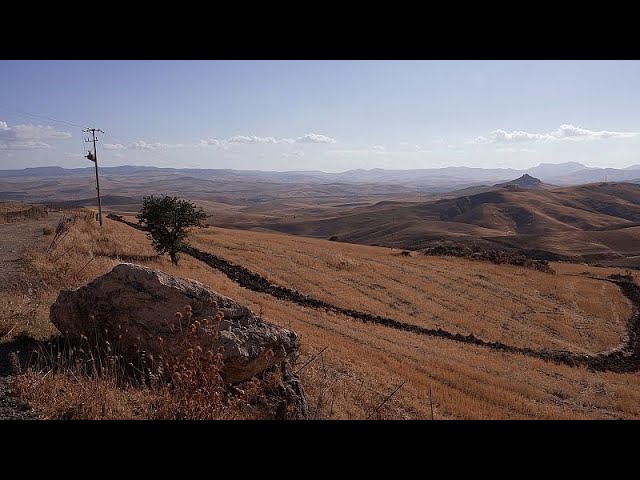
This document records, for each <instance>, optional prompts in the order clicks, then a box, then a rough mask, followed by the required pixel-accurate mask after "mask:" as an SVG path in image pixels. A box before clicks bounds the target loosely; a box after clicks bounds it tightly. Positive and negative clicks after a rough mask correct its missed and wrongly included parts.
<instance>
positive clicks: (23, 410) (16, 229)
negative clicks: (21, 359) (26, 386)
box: [0, 213, 61, 420]
mask: <svg viewBox="0 0 640 480" xmlns="http://www.w3.org/2000/svg"><path fill="white" fill-rule="evenodd" d="M60 216H61V215H60V214H58V213H50V214H49V215H48V216H47V217H46V218H44V219H42V220H33V221H27V222H19V223H5V224H0V292H11V291H19V290H20V289H21V288H25V283H24V279H23V277H22V270H21V263H20V261H21V259H22V253H23V251H24V248H25V247H27V246H31V245H33V244H35V243H37V242H39V241H42V239H43V234H42V229H43V228H44V227H50V228H55V226H56V224H57V223H58V220H59V218H60ZM47 238H51V237H47ZM17 347H18V345H17V344H16V343H15V342H11V343H6V342H1V341H0V420H27V419H36V418H38V416H37V415H36V414H35V413H34V412H33V411H32V410H30V409H29V407H28V406H26V405H24V404H22V403H20V402H19V401H18V399H17V398H16V397H15V396H14V395H13V381H14V377H13V376H12V371H11V367H10V362H9V356H8V355H9V353H10V352H11V351H13V350H15V349H16V348H17ZM24 352H26V349H24ZM24 352H23V353H24Z"/></svg>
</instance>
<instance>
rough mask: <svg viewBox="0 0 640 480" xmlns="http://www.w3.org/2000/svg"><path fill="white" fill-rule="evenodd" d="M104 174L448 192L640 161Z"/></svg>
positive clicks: (552, 179) (592, 172) (39, 171)
mask: <svg viewBox="0 0 640 480" xmlns="http://www.w3.org/2000/svg"><path fill="white" fill-rule="evenodd" d="M100 173H101V174H102V175H104V176H106V177H109V176H117V177H122V176H127V177H139V176H142V177H146V176H154V177H167V178H173V177H176V176H178V177H185V176H192V177H196V178H197V179H199V180H205V181H206V180H224V181H234V180H237V181H259V182H270V183H296V184H300V183H309V184H386V185H402V186H403V187H405V188H409V189H412V190H417V191H425V192H445V191H450V190H455V189H461V188H466V187H473V186H480V185H494V184H497V183H508V182H510V181H512V180H513V179H514V178H517V177H521V176H522V175H529V176H531V177H535V178H537V179H540V180H541V181H542V182H544V183H546V184H552V185H561V186H565V185H580V184H585V183H595V182H605V181H611V182H621V181H624V182H633V183H640V165H633V166H631V167H627V168H622V169H617V168H592V167H587V166H585V165H583V164H581V163H578V162H566V163H558V164H553V163H541V164H540V165H538V166H536V167H532V168H528V169H526V170H515V169H511V168H472V167H445V168H426V169H415V170H385V169H381V168H374V169H371V170H362V169H358V170H349V171H346V172H341V173H325V172H321V171H290V172H272V171H261V170H232V169H194V168H160V167H144V166H133V165H122V166H118V167H101V168H100ZM91 175H93V167H86V168H73V169H65V168H61V167H36V168H25V169H22V170H0V179H1V178H11V177H21V178H32V179H37V178H54V177H66V178H68V177H84V176H91Z"/></svg>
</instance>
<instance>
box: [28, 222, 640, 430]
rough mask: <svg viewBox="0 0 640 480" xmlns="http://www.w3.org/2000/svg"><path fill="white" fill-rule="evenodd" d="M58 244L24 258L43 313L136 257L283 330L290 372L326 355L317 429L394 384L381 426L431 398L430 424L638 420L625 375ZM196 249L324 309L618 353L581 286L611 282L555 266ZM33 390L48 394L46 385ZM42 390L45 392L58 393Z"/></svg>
mask: <svg viewBox="0 0 640 480" xmlns="http://www.w3.org/2000/svg"><path fill="white" fill-rule="evenodd" d="M65 242H68V243H67V247H65V246H64V245H61V246H59V247H58V249H57V252H58V255H59V254H60V253H62V252H63V251H64V250H65V248H68V247H69V246H71V245H73V248H71V249H70V250H69V251H68V252H67V253H65V254H64V256H62V257H61V258H60V259H57V260H56V259H55V258H56V257H55V256H51V255H50V254H47V253H46V252H44V251H43V250H42V249H39V250H38V249H36V250H34V251H32V252H30V257H31V262H30V268H31V272H32V273H33V274H34V275H36V276H39V277H45V278H46V277H47V276H50V277H51V278H52V280H51V282H50V283H49V285H50V287H49V290H47V292H48V293H47V294H46V295H45V296H44V297H43V298H42V302H43V304H47V303H48V302H52V301H53V300H55V295H56V294H57V291H58V290H59V289H60V288H61V287H72V286H79V285H81V284H84V283H86V282H87V281H89V280H91V279H93V278H95V277H96V276H98V275H100V274H103V273H105V272H107V271H109V270H110V269H111V268H112V267H113V266H114V265H115V264H116V263H118V262H119V260H118V259H119V258H120V259H123V258H135V257H137V258H140V259H141V260H139V261H136V263H141V264H143V265H148V266H151V267H153V268H158V269H160V270H163V271H165V272H167V273H170V274H175V275H179V276H182V277H187V278H192V279H195V280H198V281H201V282H203V283H205V284H206V285H209V286H210V287H211V288H213V289H214V290H216V291H218V292H220V293H222V294H224V295H227V296H229V297H231V298H234V299H235V300H237V301H238V302H240V303H242V304H245V305H248V306H249V307H250V308H252V309H253V310H255V311H259V312H261V313H262V315H264V317H265V318H266V319H267V320H269V321H271V322H273V323H276V324H279V325H281V326H284V327H286V328H292V329H293V330H295V331H296V332H297V333H298V334H300V336H301V339H302V354H301V357H300V359H299V361H298V365H299V366H301V365H302V364H303V363H304V362H306V361H307V360H308V359H309V358H311V356H312V355H314V354H315V353H317V352H318V351H319V350H320V349H321V348H323V347H325V346H327V345H328V346H329V348H328V349H327V350H326V351H325V352H324V354H323V355H322V356H321V357H319V358H317V359H316V360H314V361H313V362H312V363H311V364H310V365H309V366H308V367H306V368H305V369H304V370H303V371H302V372H301V374H300V375H301V378H302V380H303V384H304V387H305V389H306V391H307V395H308V400H309V404H310V407H311V410H312V414H313V415H314V416H315V418H344V419H362V418H366V417H367V416H368V415H369V414H370V413H371V412H372V411H373V409H374V408H375V406H376V405H378V404H379V403H380V402H381V401H382V400H383V399H384V398H385V397H386V396H387V395H388V394H389V393H391V392H392V391H393V390H394V389H395V388H396V387H397V386H398V385H399V384H400V383H402V382H403V381H405V380H406V381H407V383H406V384H405V385H404V387H403V388H402V389H401V390H400V391H399V392H398V394H396V395H395V396H394V397H393V398H392V399H391V401H390V402H389V403H388V404H387V405H385V406H384V407H383V408H382V409H381V410H380V412H379V417H380V418H429V408H428V391H429V387H430V386H431V387H432V391H433V400H434V410H435V416H436V418H453V419H455V418H461V419H469V418H473V419H505V418H510V419H515V418H578V419H580V418H640V378H639V377H638V375H637V374H615V373H602V372H598V373H595V372H590V371H588V370H586V369H584V368H570V367H567V366H561V365H555V364H550V363H546V362H543V361H541V360H538V359H534V358H529V357H524V356H521V355H511V354H503V353H498V352H494V351H491V350H488V349H485V348H480V347H475V346H471V345H463V344H459V343H455V342H452V341H448V340H440V339H435V338H429V337H424V336H419V335H415V334H411V333H407V332H401V331H396V330H393V329H389V328H385V327H383V326H379V325H370V324H363V323H361V322H358V321H354V320H353V319H351V318H349V317H346V316H342V315H335V314H331V313H326V312H322V311H318V310H314V309H308V308H303V307H301V306H298V305H293V304H291V303H288V302H285V301H281V300H277V299H274V298H272V297H270V296H268V295H265V294H258V293H255V292H252V291H249V290H247V289H244V288H241V287H239V286H238V285H237V284H235V283H234V282H233V281H231V280H229V279H228V278H227V277H226V276H224V275H223V274H221V273H220V272H217V271H215V270H212V269H211V268H210V267H207V266H206V265H204V264H202V263H201V262H198V261H196V260H194V259H192V258H190V257H188V256H186V255H184V256H183V258H182V260H181V263H180V265H179V266H174V265H172V264H171V262H170V261H169V260H168V259H167V258H160V259H158V258H156V257H155V256H154V254H153V251H152V250H151V247H150V246H149V242H148V240H146V238H145V235H144V233H142V232H139V231H136V230H133V229H131V228H130V227H127V226H125V225H122V224H118V223H115V222H112V221H109V220H107V221H106V222H105V226H104V228H103V229H102V230H100V229H98V228H96V227H95V225H93V224H89V223H87V224H86V225H84V224H83V223H81V222H79V223H78V224H77V225H75V226H74V228H73V229H72V231H71V232H70V233H69V235H68V238H67V240H65ZM194 243H195V246H197V247H198V248H201V249H203V250H209V251H211V252H212V253H216V254H219V255H221V256H223V257H224V258H227V259H229V260H232V261H235V262H237V263H240V264H242V265H244V266H246V267H248V268H250V269H252V270H255V271H258V272H259V273H261V274H263V275H265V276H267V277H268V278H269V279H271V280H273V281H275V282H277V283H281V284H283V285H286V286H290V287H294V288H297V289H299V290H301V291H302V292H305V293H309V294H311V295H314V296H317V297H320V298H323V299H325V300H328V301H331V302H332V303H336V304H339V305H342V306H345V307H349V308H356V309H361V310H365V311H371V312H372V313H376V314H385V315H389V316H392V317H394V318H398V319H399V320H403V321H411V322H415V323H421V324H425V325H433V326H436V325H437V326H441V327H443V328H448V329H450V330H456V329H457V330H458V331H461V332H465V333H466V332H470V333H474V334H475V335H477V336H481V337H483V338H485V339H487V340H493V339H500V340H503V341H505V343H511V344H519V345H527V346H542V347H546V348H566V349H574V350H582V351H599V350H603V349H606V348H609V347H611V346H612V345H615V344H616V343H617V342H618V341H619V340H620V336H621V333H622V331H623V326H624V322H625V320H626V318H627V317H628V314H629V313H630V306H629V304H628V302H627V300H626V299H625V298H624V297H623V296H622V295H621V294H620V293H619V291H618V290H617V289H616V288H615V286H614V285H610V284H608V283H606V282H602V281H597V280H592V279H589V278H586V277H585V276H584V275H581V273H582V272H584V271H589V272H590V274H592V275H599V276H603V275H606V274H608V273H609V272H613V271H618V270H617V269H598V268H593V267H586V266H582V265H561V264H556V265H554V269H556V271H558V275H547V274H544V273H540V272H535V271H531V270H527V269H522V268H520V267H514V266H509V265H492V264H487V263H484V262H473V261H468V260H464V259H449V258H433V257H430V258H427V257H404V256H395V255H394V256H391V255H390V254H389V250H388V249H383V248H375V247H364V246H357V245H349V244H338V243H335V242H328V241H319V240H313V239H306V238H300V237H287V236H284V235H273V234H263V233H256V232H245V231H232V230H224V229H217V228H216V229H214V228H211V229H207V230H206V231H202V232H201V233H198V234H197V235H196V239H195V241H194ZM336 255H342V256H344V258H348V259H353V260H354V261H355V262H357V263H358V266H357V267H356V268H354V269H353V270H347V269H342V270H340V269H336V268H333V267H331V266H330V265H329V263H328V262H330V261H331V259H333V258H335V256H336ZM92 258H94V259H93V260H91V259H92ZM574 275H575V276H574ZM556 309H557V310H556ZM554 312H555V314H554ZM40 381H41V382H49V381H50V382H53V380H48V377H46V379H42V378H41V379H40ZM65 382H67V383H66V384H65V385H66V386H65V387H64V388H68V389H69V390H68V391H69V392H73V394H72V393H69V394H68V395H69V396H71V397H73V398H75V400H73V402H71V403H73V404H78V403H77V402H78V401H79V400H78V398H79V395H80V393H78V391H79V390H78V389H80V390H82V389H81V388H80V387H78V386H76V387H73V388H72V387H71V386H70V385H73V380H72V377H68V376H67V377H66V380H65ZM69 382H70V383H69ZM30 388H31V387H30ZM47 388H49V389H50V391H51V392H54V391H55V388H56V386H55V385H53V386H49V387H47ZM27 390H29V389H27ZM88 391H89V390H88ZM51 394H52V395H54V393H51ZM137 395H140V394H139V393H135V392H129V391H127V390H126V389H125V390H123V389H113V392H112V393H110V394H108V395H107V394H105V393H104V392H103V394H102V395H101V398H105V402H107V399H111V400H108V401H109V402H112V403H109V405H113V406H109V405H107V406H106V407H105V411H106V412H115V413H113V415H114V416H118V415H121V416H122V417H118V418H141V417H140V412H141V411H142V412H145V411H148V410H145V408H146V407H140V405H139V402H140V401H141V400H140V399H139V398H138V397H137ZM96 396H97V394H96ZM150 402H151V403H150V404H153V402H152V401H151V400H150ZM116 403H117V404H119V405H121V407H119V408H121V409H122V410H118V409H117V408H116ZM98 410H99V411H100V412H101V411H102V410H101V407H100V408H98ZM58 411H60V410H59V409H58ZM109 414H110V415H111V413H109ZM136 415H138V416H136ZM143 416H144V415H143ZM145 418H147V417H145Z"/></svg>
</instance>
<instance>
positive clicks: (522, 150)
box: [496, 147, 535, 153]
mask: <svg viewBox="0 0 640 480" xmlns="http://www.w3.org/2000/svg"><path fill="white" fill-rule="evenodd" d="M496 152H498V153H518V152H520V153H535V150H532V149H530V148H515V147H499V148H496Z"/></svg>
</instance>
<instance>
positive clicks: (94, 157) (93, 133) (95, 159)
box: [82, 128, 104, 226]
mask: <svg viewBox="0 0 640 480" xmlns="http://www.w3.org/2000/svg"><path fill="white" fill-rule="evenodd" d="M82 131H83V132H87V133H89V132H91V137H92V138H85V142H93V153H92V152H89V153H87V155H85V157H86V158H88V159H89V160H91V161H92V162H93V163H95V165H96V190H97V191H98V221H99V222H100V226H102V199H101V198H100V180H99V178H98V152H97V150H96V142H97V141H98V139H97V138H96V132H102V133H104V132H103V131H102V130H100V129H99V128H85V129H84V130H82Z"/></svg>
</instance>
